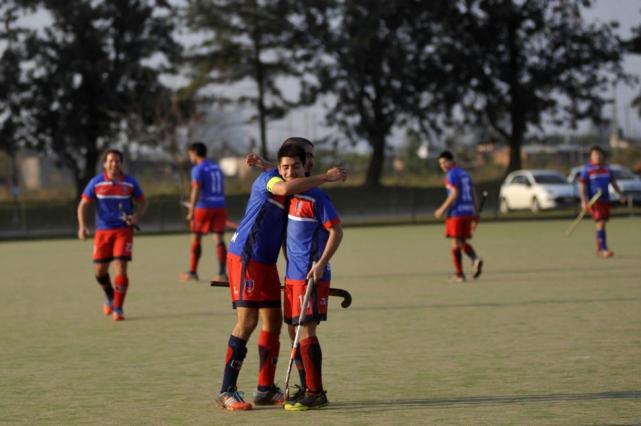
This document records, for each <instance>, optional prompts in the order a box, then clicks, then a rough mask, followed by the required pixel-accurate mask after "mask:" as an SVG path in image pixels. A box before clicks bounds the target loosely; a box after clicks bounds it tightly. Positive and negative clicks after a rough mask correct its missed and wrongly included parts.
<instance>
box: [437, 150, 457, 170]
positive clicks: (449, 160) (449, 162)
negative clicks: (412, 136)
mask: <svg viewBox="0 0 641 426" xmlns="http://www.w3.org/2000/svg"><path fill="white" fill-rule="evenodd" d="M454 164H455V163H454V156H453V155H452V153H451V152H450V151H443V152H441V153H440V154H439V156H438V165H439V167H440V168H441V170H443V171H444V172H445V173H447V172H448V171H450V169H451V168H452V167H454Z"/></svg>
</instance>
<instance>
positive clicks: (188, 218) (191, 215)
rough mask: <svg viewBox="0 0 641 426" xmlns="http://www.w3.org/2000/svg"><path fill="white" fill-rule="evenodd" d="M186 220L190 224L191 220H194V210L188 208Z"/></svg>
mask: <svg viewBox="0 0 641 426" xmlns="http://www.w3.org/2000/svg"><path fill="white" fill-rule="evenodd" d="M186 219H187V221H189V222H191V221H192V220H194V209H193V208H191V207H190V208H189V211H188V212H187V217H186Z"/></svg>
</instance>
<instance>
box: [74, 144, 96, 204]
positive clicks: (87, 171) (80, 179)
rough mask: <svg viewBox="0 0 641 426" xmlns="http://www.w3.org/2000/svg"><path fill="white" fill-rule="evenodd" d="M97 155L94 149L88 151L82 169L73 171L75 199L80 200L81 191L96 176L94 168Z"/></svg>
mask: <svg viewBox="0 0 641 426" xmlns="http://www.w3.org/2000/svg"><path fill="white" fill-rule="evenodd" d="M99 155H100V154H99V153H98V151H97V150H96V149H90V150H89V151H87V154H86V156H85V167H84V169H80V168H78V169H77V170H72V171H74V179H75V181H76V199H77V200H80V197H81V196H82V191H84V189H85V187H86V186H87V184H88V183H89V181H90V180H91V179H92V178H93V177H94V176H95V175H96V166H97V165H98V160H99V158H98V157H99Z"/></svg>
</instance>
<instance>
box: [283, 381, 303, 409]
mask: <svg viewBox="0 0 641 426" xmlns="http://www.w3.org/2000/svg"><path fill="white" fill-rule="evenodd" d="M294 388H296V392H294V394H293V395H292V394H291V391H290V394H289V397H288V398H287V400H285V404H292V405H294V404H296V403H297V402H298V401H300V400H301V399H303V397H304V396H305V388H302V387H300V386H298V385H294Z"/></svg>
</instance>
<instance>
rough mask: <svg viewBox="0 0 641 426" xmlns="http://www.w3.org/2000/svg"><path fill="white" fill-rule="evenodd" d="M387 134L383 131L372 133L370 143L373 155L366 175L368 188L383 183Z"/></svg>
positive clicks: (376, 186)
mask: <svg viewBox="0 0 641 426" xmlns="http://www.w3.org/2000/svg"><path fill="white" fill-rule="evenodd" d="M385 134H386V133H383V132H373V133H370V137H369V143H370V145H371V146H372V148H373V150H372V156H371V157H370V160H369V166H368V167H367V175H366V176H365V184H364V186H365V187H366V188H378V187H379V186H380V184H381V176H382V174H383V166H384V165H385Z"/></svg>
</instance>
